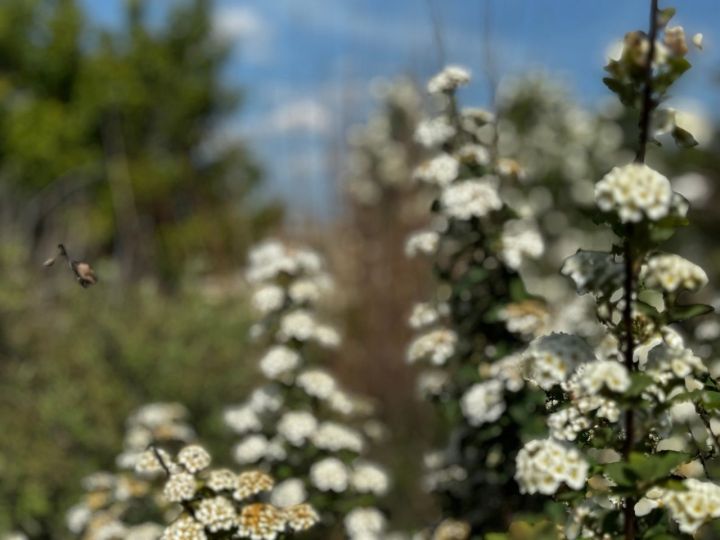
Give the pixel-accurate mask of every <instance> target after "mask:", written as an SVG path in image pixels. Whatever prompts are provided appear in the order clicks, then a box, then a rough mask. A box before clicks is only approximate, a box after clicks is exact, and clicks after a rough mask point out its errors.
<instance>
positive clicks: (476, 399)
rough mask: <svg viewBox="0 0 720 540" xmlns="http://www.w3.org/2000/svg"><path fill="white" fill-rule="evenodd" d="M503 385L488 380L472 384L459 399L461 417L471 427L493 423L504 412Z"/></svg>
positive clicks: (496, 381)
mask: <svg viewBox="0 0 720 540" xmlns="http://www.w3.org/2000/svg"><path fill="white" fill-rule="evenodd" d="M503 390H504V387H503V383H502V382H501V381H499V380H488V381H484V382H481V383H477V384H474V385H473V386H471V387H470V389H469V390H468V391H467V392H465V394H464V395H463V397H462V398H461V399H460V407H461V409H462V412H463V415H464V416H465V418H467V420H468V422H470V425H472V426H481V425H482V424H486V423H488V422H494V421H495V420H497V419H498V418H500V415H501V414H502V413H503V412H505V399H504V396H503Z"/></svg>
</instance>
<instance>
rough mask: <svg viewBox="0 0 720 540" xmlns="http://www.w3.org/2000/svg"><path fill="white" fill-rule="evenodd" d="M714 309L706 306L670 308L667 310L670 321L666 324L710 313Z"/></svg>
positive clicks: (691, 305)
mask: <svg viewBox="0 0 720 540" xmlns="http://www.w3.org/2000/svg"><path fill="white" fill-rule="evenodd" d="M713 311H715V309H714V308H713V307H712V306H708V305H707V304H688V305H686V306H672V307H671V308H670V309H668V314H669V316H670V320H669V321H668V322H679V321H686V320H688V319H692V318H694V317H699V316H700V315H706V314H708V313H712V312H713Z"/></svg>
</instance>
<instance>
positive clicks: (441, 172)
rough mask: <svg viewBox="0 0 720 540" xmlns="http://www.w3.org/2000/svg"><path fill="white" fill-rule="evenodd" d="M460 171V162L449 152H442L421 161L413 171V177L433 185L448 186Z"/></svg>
mask: <svg viewBox="0 0 720 540" xmlns="http://www.w3.org/2000/svg"><path fill="white" fill-rule="evenodd" d="M459 172H460V162H459V161H458V160H457V159H456V158H455V157H453V156H451V155H450V154H445V153H442V154H440V155H438V156H436V157H434V158H432V159H430V160H428V161H425V162H423V163H421V164H420V165H419V166H418V167H417V168H416V169H415V171H414V173H413V178H415V179H416V180H419V181H421V182H426V183H428V184H431V185H435V186H440V187H442V186H448V185H449V184H450V183H451V182H452V181H453V180H455V179H456V178H457V176H458V173H459Z"/></svg>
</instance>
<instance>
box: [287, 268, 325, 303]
mask: <svg viewBox="0 0 720 540" xmlns="http://www.w3.org/2000/svg"><path fill="white" fill-rule="evenodd" d="M331 288H332V279H330V276H328V275H327V274H320V275H317V276H313V277H312V278H304V279H298V280H296V281H293V283H292V284H291V285H290V288H289V289H288V294H289V295H290V298H291V299H292V300H293V302H297V303H298V304H304V303H312V302H317V301H318V300H320V297H321V296H322V294H323V292H325V291H328V290H330V289H331Z"/></svg>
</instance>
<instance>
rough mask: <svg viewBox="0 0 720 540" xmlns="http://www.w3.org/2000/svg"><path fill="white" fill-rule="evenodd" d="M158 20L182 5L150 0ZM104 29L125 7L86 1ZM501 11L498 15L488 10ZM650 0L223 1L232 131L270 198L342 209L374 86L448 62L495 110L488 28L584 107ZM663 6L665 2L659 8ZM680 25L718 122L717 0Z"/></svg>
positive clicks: (698, 97) (296, 206) (513, 58)
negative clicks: (344, 165) (338, 152)
mask: <svg viewBox="0 0 720 540" xmlns="http://www.w3.org/2000/svg"><path fill="white" fill-rule="evenodd" d="M146 1H147V2H148V4H149V5H150V8H151V11H152V13H153V17H154V18H155V19H156V20H158V21H161V20H162V18H163V13H164V10H166V9H167V8H168V7H169V6H172V5H173V4H174V3H176V2H180V1H182V0H146ZM83 2H84V3H85V5H86V6H87V8H88V11H89V12H90V13H91V15H92V17H93V18H94V19H95V20H96V21H97V22H98V23H99V24H107V25H115V24H117V23H118V21H119V20H120V15H121V6H122V2H123V0H83ZM488 3H490V6H489V9H488V6H487V4H488ZM648 4H649V2H648V1H647V0H216V3H215V11H216V13H215V17H216V27H217V31H218V32H219V33H221V34H222V35H223V36H225V37H226V38H227V39H230V40H232V41H233V43H234V44H235V46H234V53H233V56H232V60H231V62H230V64H229V65H228V66H227V70H226V73H225V76H226V78H227V81H228V83H229V84H236V85H239V86H241V87H243V88H244V90H245V94H246V101H245V105H244V108H243V110H242V111H241V112H239V113H238V115H237V116H236V117H233V118H229V119H228V120H227V122H226V126H225V127H224V129H223V133H222V135H223V137H228V138H231V139H232V138H234V137H242V138H244V139H245V140H247V141H248V142H249V143H250V144H251V146H252V147H253V148H254V150H255V151H256V153H257V154H258V156H259V157H260V159H261V160H262V161H263V163H264V167H265V169H266V171H267V174H268V186H267V190H268V193H269V194H272V195H279V196H281V197H283V198H284V199H285V200H286V201H288V203H289V204H290V206H291V210H292V211H293V212H294V213H295V214H296V215H299V214H303V213H307V212H311V213H313V214H328V213H332V211H333V208H334V205H335V198H334V193H335V186H336V181H335V180H334V179H333V172H332V165H331V159H330V157H329V155H330V153H331V150H333V149H337V148H341V147H342V142H343V140H344V131H345V129H346V127H347V126H348V124H351V123H354V122H359V121H362V120H363V118H365V117H366V116H367V114H368V112H369V110H371V106H372V100H371V98H370V96H369V94H370V92H369V86H370V83H371V81H373V80H374V79H375V78H378V77H384V78H392V77H395V76H397V75H400V74H407V75H410V76H412V77H414V78H415V79H417V80H420V81H422V80H424V79H425V78H427V77H428V76H429V75H432V74H433V73H434V72H435V71H437V69H438V67H439V66H440V65H441V58H440V54H439V53H438V47H437V41H436V39H435V37H434V36H435V34H434V32H433V24H432V21H433V20H435V21H436V22H437V24H438V28H439V29H440V33H441V35H442V43H443V49H444V51H445V55H444V56H445V60H446V61H447V62H449V63H459V64H462V65H464V66H467V67H468V68H470V69H471V70H472V71H473V72H474V73H475V74H476V75H477V77H476V79H475V81H474V83H473V84H472V86H471V87H469V88H468V89H466V90H465V92H464V95H463V98H464V99H465V100H466V102H467V103H472V104H474V105H487V99H488V96H487V83H486V81H485V80H483V79H482V73H483V58H484V52H483V51H484V49H483V40H484V37H483V35H484V34H483V29H484V27H485V18H486V15H487V14H488V12H489V13H490V25H489V26H490V29H491V30H490V32H491V40H492V45H493V49H494V51H495V52H494V56H495V61H496V64H497V71H498V74H499V75H500V76H502V75H508V74H512V73H518V72H522V71H525V70H528V69H543V70H545V71H548V72H550V73H553V74H555V75H557V76H560V77H562V78H563V79H564V80H565V81H567V83H568V84H569V86H570V88H571V89H572V90H573V92H574V94H575V95H576V96H577V99H578V100H579V101H581V102H583V103H584V104H586V105H587V106H590V107H592V106H596V105H597V103H598V102H599V101H600V100H602V99H605V98H607V96H608V93H607V91H606V89H605V88H604V86H603V85H602V82H601V78H602V66H603V64H604V60H605V51H606V49H607V47H608V45H609V44H610V43H611V42H612V41H613V40H616V39H618V38H621V37H622V36H623V35H624V33H625V32H627V31H629V30H634V29H641V28H645V27H646V26H647V18H648ZM661 4H663V2H661ZM676 7H677V8H678V15H677V16H676V19H675V21H674V22H676V23H678V24H682V25H683V26H684V27H685V29H686V32H688V34H690V35H692V34H694V33H696V32H702V33H703V34H704V36H705V50H704V51H702V52H701V53H699V54H697V53H696V54H694V55H693V63H694V65H695V69H693V70H691V71H690V73H689V75H688V76H687V77H686V79H684V80H683V82H682V83H681V85H679V86H678V87H677V89H675V92H674V93H675V95H677V96H678V97H682V98H684V99H692V100H694V101H697V102H698V103H699V104H701V105H702V107H703V108H704V109H705V110H706V111H709V114H711V115H713V116H716V111H718V110H719V107H720V92H719V90H720V84H718V83H714V82H713V79H715V78H717V77H718V73H720V54H719V52H718V47H720V38H718V32H717V29H718V28H720V9H718V4H717V0H692V1H687V0H685V1H681V0H678V1H677V3H676Z"/></svg>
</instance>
